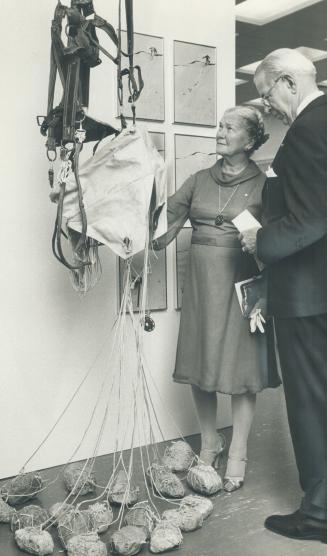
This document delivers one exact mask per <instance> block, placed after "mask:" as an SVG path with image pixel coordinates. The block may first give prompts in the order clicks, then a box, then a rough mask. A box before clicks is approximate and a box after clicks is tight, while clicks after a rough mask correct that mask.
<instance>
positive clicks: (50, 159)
mask: <svg viewBox="0 0 327 556" xmlns="http://www.w3.org/2000/svg"><path fill="white" fill-rule="evenodd" d="M50 153H54V157H53V158H51V157H50ZM47 158H48V160H49V162H54V161H55V160H56V159H57V151H56V150H54V149H47Z"/></svg>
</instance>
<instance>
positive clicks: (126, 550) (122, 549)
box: [110, 525, 146, 556]
mask: <svg viewBox="0 0 327 556" xmlns="http://www.w3.org/2000/svg"><path fill="white" fill-rule="evenodd" d="M145 542H146V533H145V531H144V529H143V528H142V527H135V526H133V525H125V527H122V528H121V529H119V530H118V531H115V532H114V533H113V534H112V536H111V539H110V549H111V551H112V552H114V554H122V555H123V556H133V554H138V553H139V552H140V551H141V550H142V548H143V545H144V544H145Z"/></svg>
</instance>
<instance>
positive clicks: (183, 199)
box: [153, 175, 195, 250]
mask: <svg viewBox="0 0 327 556" xmlns="http://www.w3.org/2000/svg"><path fill="white" fill-rule="evenodd" d="M194 186H195V176H194V175H193V176H190V177H189V178H188V179H187V180H186V181H185V182H184V183H183V185H182V186H181V187H180V188H179V189H178V190H177V191H176V193H174V195H171V196H170V197H168V200H167V232H166V233H165V234H164V235H162V236H160V237H159V238H157V239H155V240H154V241H153V248H154V249H155V250H159V249H163V248H164V247H166V246H167V245H168V244H169V243H170V242H171V241H173V239H175V237H176V236H177V234H178V232H179V231H180V230H181V228H182V227H183V226H184V224H185V222H186V220H187V219H188V217H189V214H190V208H191V203H192V196H193V191H194Z"/></svg>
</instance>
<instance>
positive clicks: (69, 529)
mask: <svg viewBox="0 0 327 556" xmlns="http://www.w3.org/2000/svg"><path fill="white" fill-rule="evenodd" d="M57 529H58V535H59V538H60V540H61V542H62V544H63V546H64V547H65V548H66V547H67V543H68V541H69V539H71V538H72V537H76V536H77V535H86V534H87V533H91V532H92V527H91V524H90V516H89V513H88V512H87V510H83V511H79V510H71V511H70V512H68V513H66V514H65V515H64V516H62V517H61V518H60V519H59V521H58V526H57Z"/></svg>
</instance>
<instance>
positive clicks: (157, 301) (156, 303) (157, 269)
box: [119, 249, 167, 312]
mask: <svg viewBox="0 0 327 556" xmlns="http://www.w3.org/2000/svg"><path fill="white" fill-rule="evenodd" d="M166 259H167V257H166V249H162V250H161V251H156V252H155V253H153V252H151V251H150V252H149V274H148V300H147V304H146V309H149V310H150V311H162V310H165V309H167V260H166ZM124 267H125V263H124V261H123V259H121V258H119V303H121V300H122V295H123V287H124V286H123V284H124V281H123V277H124ZM142 270H143V251H142V252H141V253H137V254H136V255H134V256H133V261H132V265H131V271H132V279H133V280H134V288H133V290H132V301H133V308H134V311H136V312H137V311H139V308H140V303H141V300H142V278H141V276H140V275H141V272H142Z"/></svg>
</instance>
